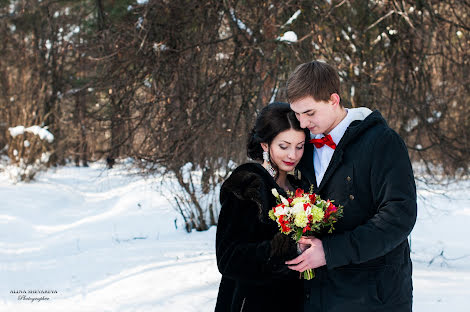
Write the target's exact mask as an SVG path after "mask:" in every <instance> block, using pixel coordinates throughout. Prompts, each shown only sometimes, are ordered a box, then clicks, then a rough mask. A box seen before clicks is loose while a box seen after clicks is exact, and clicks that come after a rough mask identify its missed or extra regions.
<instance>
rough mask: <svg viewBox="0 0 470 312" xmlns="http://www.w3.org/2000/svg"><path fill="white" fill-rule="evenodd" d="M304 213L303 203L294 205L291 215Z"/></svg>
mask: <svg viewBox="0 0 470 312" xmlns="http://www.w3.org/2000/svg"><path fill="white" fill-rule="evenodd" d="M303 211H304V203H300V202H299V203H296V204H295V205H294V207H293V208H292V213H293V214H294V215H297V214H298V213H299V212H303Z"/></svg>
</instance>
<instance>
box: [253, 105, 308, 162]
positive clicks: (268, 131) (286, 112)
mask: <svg viewBox="0 0 470 312" xmlns="http://www.w3.org/2000/svg"><path fill="white" fill-rule="evenodd" d="M289 129H294V130H299V131H303V132H304V133H305V135H306V136H307V133H308V130H304V129H302V128H301V127H300V123H299V121H298V120H297V118H296V117H295V113H294V111H292V110H291V109H290V106H289V104H287V103H282V102H274V103H271V104H269V105H268V106H266V107H264V108H263V109H262V110H261V112H260V113H259V115H258V118H256V122H255V126H254V127H253V129H252V130H251V132H250V135H249V136H248V142H247V146H246V149H247V154H248V157H250V158H251V159H253V160H263V148H262V147H261V143H267V144H268V145H271V142H272V141H273V139H274V138H275V137H276V136H277V135H278V134H279V133H281V132H283V131H285V130H289ZM272 166H273V167H274V168H275V169H276V170H277V168H276V167H275V164H273V163H272Z"/></svg>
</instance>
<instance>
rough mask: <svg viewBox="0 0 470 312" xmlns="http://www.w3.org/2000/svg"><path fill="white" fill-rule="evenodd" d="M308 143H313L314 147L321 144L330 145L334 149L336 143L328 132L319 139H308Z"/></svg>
mask: <svg viewBox="0 0 470 312" xmlns="http://www.w3.org/2000/svg"><path fill="white" fill-rule="evenodd" d="M309 143H313V144H314V145H315V147H316V148H321V147H323V145H327V146H329V147H331V148H332V149H336V143H335V142H333V139H332V138H331V135H329V134H328V135H327V136H324V137H323V138H320V139H312V140H310V141H309Z"/></svg>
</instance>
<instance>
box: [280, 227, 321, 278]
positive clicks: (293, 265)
mask: <svg viewBox="0 0 470 312" xmlns="http://www.w3.org/2000/svg"><path fill="white" fill-rule="evenodd" d="M298 243H299V244H300V245H301V246H302V245H309V246H310V247H308V248H307V249H305V250H304V252H303V253H302V254H301V255H300V256H298V257H297V258H295V259H292V260H289V261H286V264H287V265H289V269H291V270H295V271H298V272H303V271H306V270H308V269H316V268H318V267H321V266H324V265H326V259H325V252H324V251H323V244H322V242H321V240H319V239H318V238H315V237H314V236H307V237H305V236H303V237H302V238H300V240H299V242H298Z"/></svg>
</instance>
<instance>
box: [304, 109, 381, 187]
mask: <svg viewBox="0 0 470 312" xmlns="http://www.w3.org/2000/svg"><path fill="white" fill-rule="evenodd" d="M345 109H346V117H344V119H343V120H341V122H340V123H339V124H338V125H337V126H336V127H335V128H334V129H333V130H331V132H330V133H329V134H330V135H331V138H332V139H333V142H335V144H336V145H338V144H339V141H341V138H342V137H343V135H344V133H345V132H346V129H348V127H349V125H350V124H351V123H352V122H353V121H355V120H364V119H365V118H366V117H367V116H369V114H370V113H372V111H371V110H370V109H368V108H366V107H359V108H350V109H347V108H345ZM324 136H325V135H323V134H317V135H314V134H310V138H311V139H320V138H322V137H324ZM334 152H335V150H334V149H332V148H331V147H329V146H327V145H324V146H323V147H320V148H317V147H314V149H313V167H314V168H315V177H316V179H317V187H318V186H320V183H321V180H322V179H323V176H324V175H325V172H326V169H327V168H328V165H329V164H330V161H331V158H332V157H333V153H334Z"/></svg>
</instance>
